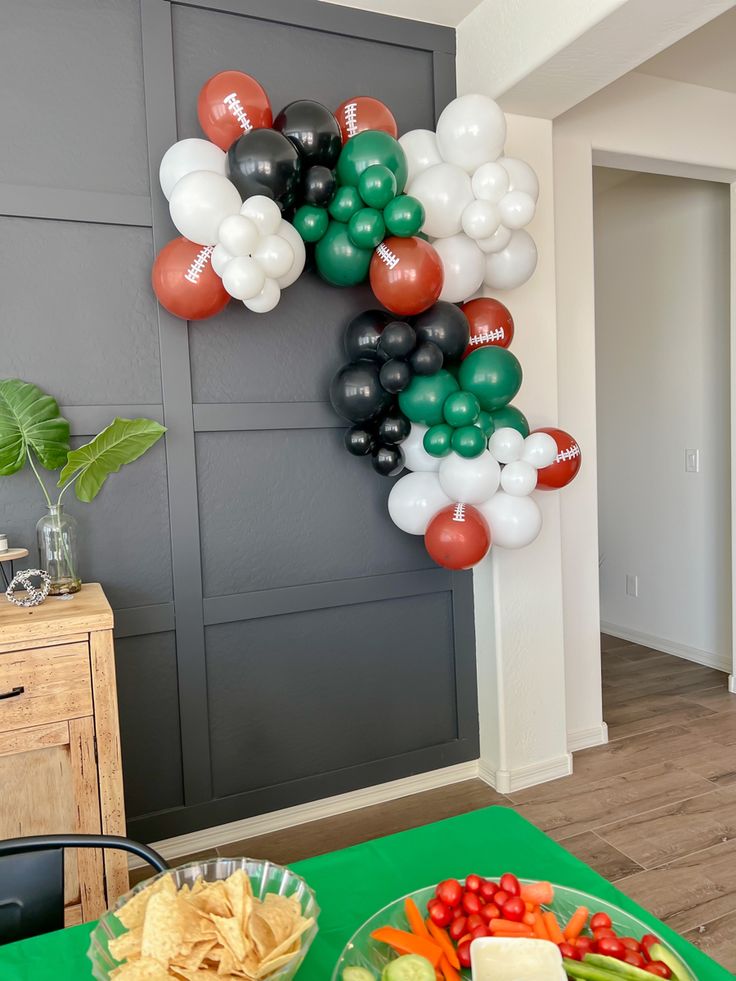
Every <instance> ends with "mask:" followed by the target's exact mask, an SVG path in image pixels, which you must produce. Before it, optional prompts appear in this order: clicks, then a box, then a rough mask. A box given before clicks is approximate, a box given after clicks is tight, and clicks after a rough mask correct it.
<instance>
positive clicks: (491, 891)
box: [480, 881, 499, 902]
mask: <svg viewBox="0 0 736 981" xmlns="http://www.w3.org/2000/svg"><path fill="white" fill-rule="evenodd" d="M498 888H499V886H498V883H497V882H488V881H483V882H481V884H480V896H481V899H485V901H486V902H490V900H491V899H493V897H494V896H495V895H496V893H497V892H498Z"/></svg>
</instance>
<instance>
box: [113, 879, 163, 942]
mask: <svg viewBox="0 0 736 981" xmlns="http://www.w3.org/2000/svg"><path fill="white" fill-rule="evenodd" d="M160 892H164V893H170V894H172V895H175V894H176V886H175V885H174V879H173V877H172V876H170V875H165V876H162V878H160V879H159V880H158V882H153V883H152V884H151V885H150V886H148V887H147V888H146V889H142V890H141V891H140V892H138V893H136V894H135V896H133V898H132V899H129V900H128V902H127V903H125V905H124V906H121V907H120V909H118V910H116V911H115V916H116V917H117V918H118V919H119V920H120V922H121V923H122V924H123V926H124V927H127V928H128V930H135V928H136V927H139V926H143V919H144V917H145V914H146V907H147V906H148V903H149V902H150V900H151V897H152V896H156V895H157V894H158V893H160Z"/></svg>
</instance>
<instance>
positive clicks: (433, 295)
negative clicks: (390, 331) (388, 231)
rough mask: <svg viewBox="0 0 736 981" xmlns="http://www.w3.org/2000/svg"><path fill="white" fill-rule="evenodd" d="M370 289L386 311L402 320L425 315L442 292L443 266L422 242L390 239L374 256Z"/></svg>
mask: <svg viewBox="0 0 736 981" xmlns="http://www.w3.org/2000/svg"><path fill="white" fill-rule="evenodd" d="M370 281H371V288H372V289H373V292H374V294H375V296H376V299H377V300H379V301H380V302H381V303H382V304H383V305H384V306H385V307H386V309H388V310H390V311H391V312H392V313H395V314H397V315H398V316H401V317H406V316H411V315H412V314H417V313H422V311H424V310H426V309H427V308H428V307H431V306H432V304H433V303H435V302H436V301H437V300H438V299H439V295H440V293H441V292H442V284H443V281H444V280H443V273H442V262H441V261H440V257H439V256H438V255H437V253H436V252H435V250H434V249H433V248H432V246H431V245H430V244H429V243H428V242H425V241H424V240H423V239H421V238H397V237H392V238H387V239H386V240H385V241H384V242H382V243H381V244H380V245H379V246H378V248H377V249H376V250H375V252H374V253H373V257H372V259H371V264H370Z"/></svg>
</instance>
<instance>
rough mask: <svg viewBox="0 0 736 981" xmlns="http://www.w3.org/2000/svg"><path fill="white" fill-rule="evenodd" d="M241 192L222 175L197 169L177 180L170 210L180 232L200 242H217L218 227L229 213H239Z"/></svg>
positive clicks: (172, 193) (212, 243) (191, 240)
mask: <svg viewBox="0 0 736 981" xmlns="http://www.w3.org/2000/svg"><path fill="white" fill-rule="evenodd" d="M239 208H240V195H239V194H238V192H237V190H236V188H235V185H234V184H231V183H230V181H229V180H228V179H227V177H223V176H222V174H214V173H212V171H209V170H195V171H194V172H193V173H191V174H187V175H186V176H185V177H182V179H181V180H179V181H177V182H176V185H175V187H174V190H173V191H172V192H171V200H170V201H169V211H170V213H171V220H172V221H173V223H174V224H175V225H176V228H177V230H178V231H179V234H180V235H183V236H184V238H188V239H189V241H190V242H196V243H197V245H216V244H217V230H218V228H219V227H220V224H221V223H222V221H223V219H225V218H227V216H228V215H234V214H237V212H238V209H239Z"/></svg>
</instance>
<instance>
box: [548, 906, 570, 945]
mask: <svg viewBox="0 0 736 981" xmlns="http://www.w3.org/2000/svg"><path fill="white" fill-rule="evenodd" d="M542 918H543V919H544V925H545V926H546V927H547V933H548V934H549V939H550V940H551V941H552V943H553V944H561V943H564V941H565V938H564V936H563V934H562V930H560V924H559V923H558V922H557V917H556V916H555V914H554V913H552V912H550V911H547V912H545V913H542Z"/></svg>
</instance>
